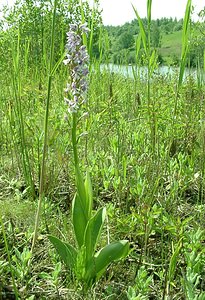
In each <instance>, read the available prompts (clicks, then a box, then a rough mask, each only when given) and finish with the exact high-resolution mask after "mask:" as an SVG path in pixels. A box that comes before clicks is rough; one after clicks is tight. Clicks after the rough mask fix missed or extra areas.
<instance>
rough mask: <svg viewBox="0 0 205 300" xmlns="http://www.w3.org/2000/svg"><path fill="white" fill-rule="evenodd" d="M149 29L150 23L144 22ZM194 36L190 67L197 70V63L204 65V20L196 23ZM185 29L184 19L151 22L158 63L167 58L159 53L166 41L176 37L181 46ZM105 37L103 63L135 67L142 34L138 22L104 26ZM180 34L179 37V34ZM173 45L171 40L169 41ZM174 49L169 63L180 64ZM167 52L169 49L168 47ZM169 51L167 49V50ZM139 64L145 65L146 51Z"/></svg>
mask: <svg viewBox="0 0 205 300" xmlns="http://www.w3.org/2000/svg"><path fill="white" fill-rule="evenodd" d="M202 17H204V10H203V11H202V12H201V19H202ZM142 21H143V24H144V26H145V28H146V26H147V19H146V18H143V19H142ZM191 28H192V34H191V36H190V38H191V39H192V42H193V43H190V45H191V47H190V56H189V61H188V62H187V63H189V64H190V65H191V66H196V65H197V63H199V62H200V63H201V64H202V60H203V59H202V57H203V49H204V45H205V40H204V36H203V35H204V32H205V31H204V20H202V21H201V22H198V23H193V24H192V26H191ZM182 29H183V19H180V20H177V19H176V18H161V19H156V20H152V22H151V46H152V47H153V48H155V49H157V50H158V63H159V64H163V63H166V62H165V57H164V56H163V54H161V52H162V53H163V51H160V50H161V49H162V48H163V43H162V41H163V38H164V39H166V40H169V37H170V39H171V36H172V38H173V37H174V34H176V37H177V39H178V44H181V35H180V34H182ZM104 31H105V33H104V35H107V47H105V49H104V61H109V62H111V63H114V64H127V63H128V64H133V63H136V39H137V36H138V34H139V32H140V28H139V24H138V21H137V19H135V20H133V21H131V22H129V23H128V22H127V23H125V24H124V25H122V26H105V27H104ZM177 33H179V34H177ZM170 43H171V40H170ZM174 46H175V45H174V43H173V46H172V47H170V56H171V60H170V63H172V64H178V63H179V59H180V55H179V52H180V51H175V48H174ZM165 48H168V47H165ZM166 50H167V51H168V49H166ZM137 63H140V64H143V50H142V49H141V55H140V59H139V60H138V62H137Z"/></svg>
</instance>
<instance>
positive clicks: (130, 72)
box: [101, 64, 205, 80]
mask: <svg viewBox="0 0 205 300" xmlns="http://www.w3.org/2000/svg"><path fill="white" fill-rule="evenodd" d="M101 70H108V71H110V72H113V73H117V74H122V75H124V76H126V77H130V78H134V75H135V74H136V75H139V76H140V77H141V78H142V79H145V78H146V75H147V67H136V66H131V65H129V66H124V65H115V64H102V65H101ZM178 74H179V67H168V66H160V67H158V68H157V69H156V70H155V71H154V75H164V76H167V77H173V76H177V75H178ZM190 75H191V76H193V78H195V79H197V77H198V76H199V74H197V70H196V69H188V68H186V69H185V72H184V79H186V78H187V77H189V76H190ZM200 79H201V80H204V79H205V74H204V73H202V74H201V75H200Z"/></svg>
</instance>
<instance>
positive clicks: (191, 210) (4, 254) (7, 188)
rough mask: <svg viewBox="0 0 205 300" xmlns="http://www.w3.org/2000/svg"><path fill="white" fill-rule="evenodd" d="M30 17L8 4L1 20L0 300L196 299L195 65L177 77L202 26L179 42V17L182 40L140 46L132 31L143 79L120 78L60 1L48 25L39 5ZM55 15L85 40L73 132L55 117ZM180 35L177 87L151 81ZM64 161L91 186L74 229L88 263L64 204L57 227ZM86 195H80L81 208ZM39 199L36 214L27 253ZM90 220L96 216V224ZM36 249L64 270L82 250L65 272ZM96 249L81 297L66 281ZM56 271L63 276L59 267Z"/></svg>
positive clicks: (68, 176) (95, 39)
mask: <svg viewBox="0 0 205 300" xmlns="http://www.w3.org/2000/svg"><path fill="white" fill-rule="evenodd" d="M20 3H21V4H22V5H20ZM38 3H40V4H39V5H42V7H41V9H39V7H38V6H36V5H35V2H34V1H32V0H27V1H21V2H19V4H16V6H15V7H16V10H15V11H12V12H8V19H7V21H9V20H10V21H9V22H10V23H9V24H10V25H9V28H7V30H4V31H3V30H2V31H1V33H0V34H1V39H0V51H1V56H0V62H1V63H0V82H1V89H0V138H1V143H0V298H2V299H28V300H29V299H30V300H32V299H73V300H80V299H86V300H88V299H89V300H94V299H99V300H108V299H109V300H115V299H119V300H121V299H122V300H124V299H129V300H137V299H139V300H141V299H147V300H148V299H156V300H158V299H163V300H165V299H166V300H167V299H186V300H193V299H194V300H195V299H196V300H203V299H205V270H204V264H205V250H204V240H205V222H204V220H205V218H204V217H205V119H204V113H205V102H204V98H205V87H204V72H205V65H204V66H203V67H202V69H201V68H199V64H198V67H197V69H196V76H195V75H194V76H191V75H188V76H187V75H186V77H185V76H184V68H185V63H186V62H187V61H188V62H189V55H190V54H189V53H190V47H189V45H190V44H191V45H192V44H193V45H194V47H197V49H198V50H197V53H198V54H197V59H198V62H199V61H201V59H202V51H204V49H203V47H202V43H203V39H204V35H203V32H204V23H197V24H196V26H197V27H196V28H195V30H194V31H193V34H192V35H191V36H190V37H189V28H190V27H189V24H190V23H189V17H188V16H189V15H188V13H187V14H186V16H187V22H184V25H183V28H178V29H177V30H178V31H177V30H173V32H172V33H168V34H166V33H165V32H164V37H163V35H162V37H161V35H160V38H159V36H156V37H155V39H153V38H152V40H149V37H150V36H152V35H151V33H152V30H153V29H152V27H151V28H150V31H149V30H148V27H149V26H148V27H147V26H146V23H142V24H141V27H140V26H139V24H138V23H137V21H133V22H134V23H135V26H136V28H135V27H134V26H133V30H134V31H133V35H134V40H135V38H136V37H135V36H136V34H137V33H136V32H139V27H140V30H141V35H142V42H141V44H140V43H139V42H138V43H137V47H138V46H139V45H141V50H140V51H141V52H142V53H144V58H143V59H144V63H146V65H147V69H139V68H138V69H137V70H136V69H135V68H134V67H133V69H132V71H133V76H132V77H129V76H123V75H121V74H119V73H113V72H112V70H110V69H109V68H105V67H104V69H103V68H102V66H101V62H102V59H104V60H108V61H109V59H110V57H111V53H109V49H110V45H109V36H108V35H107V34H106V31H103V30H104V29H101V28H100V26H98V25H96V24H99V23H98V21H99V20H101V17H100V13H98V12H97V11H95V10H94V11H93V10H92V9H90V8H89V7H88V6H87V4H85V5H83V6H82V5H79V2H78V1H74V0H73V1H70V4H72V5H73V6H72V7H70V8H69V9H70V10H67V7H66V3H68V2H67V1H65V2H64V1H61V5H60V4H59V2H58V1H55V4H57V9H56V15H55V13H54V11H55V10H54V7H53V5H51V3H50V1H46V0H44V1H43V0H42V1H38ZM150 3H151V1H150V0H148V5H150ZM188 4H189V5H188V7H190V5H191V1H190V0H189V1H188ZM96 5H97V2H96ZM72 9H73V10H72ZM150 10H151V5H150ZM66 11H67V12H68V11H74V12H76V15H75V18H78V19H80V20H81V19H86V20H87V21H88V24H89V27H90V29H91V31H90V35H89V36H88V38H87V39H86V38H85V39H84V43H85V44H87V48H88V51H89V53H90V55H91V62H92V65H91V68H90V73H89V91H88V95H87V102H86V103H85V105H83V106H82V111H81V114H80V115H77V117H78V119H77V122H76V123H75V131H73V130H72V129H73V125H72V124H73V123H72V122H73V120H74V119H75V118H74V117H73V115H71V114H68V113H67V106H66V105H65V103H64V96H65V93H64V88H65V86H66V83H67V82H68V81H69V79H70V77H69V75H68V74H69V72H68V70H67V68H66V67H65V66H64V65H63V64H62V60H63V53H64V47H65V32H66V31H67V26H68V25H69V22H70V20H68V19H69V16H67V17H65V15H64V13H65V12H66ZM148 11H149V10H148ZM61 12H62V13H61ZM27 15H30V17H29V18H27ZM54 16H55V17H56V18H54ZM203 17H204V14H203V13H202V18H203ZM30 18H31V19H30ZM147 19H148V20H149V14H148V18H147ZM31 20H32V22H31ZM35 20H36V21H35ZM39 20H41V21H42V20H43V22H40V21H39ZM185 20H186V18H185ZM139 21H140V18H139V19H138V22H139ZM39 22H40V23H39ZM95 22H96V23H95ZM144 22H145V20H144ZM149 22H151V20H149V21H148V24H149ZM173 23H174V21H173ZM143 24H144V25H143ZM151 24H153V23H151ZM128 25H129V24H127V26H128ZM176 25H179V24H178V23H177V24H176ZM4 26H5V23H4V24H3V23H2V28H3V27H4ZM153 26H154V25H153ZM168 28H169V26H168V27H167V30H168ZM173 28H174V27H173ZM4 29H5V28H4ZM112 29H113V30H115V28H112ZM119 30H120V28H119ZM143 30H145V35H144V36H143ZM181 30H183V41H184V42H183V44H182V52H181V53H180V56H179V57H182V60H180V61H179V63H180V74H179V73H177V72H176V73H173V74H172V76H171V75H168V74H165V75H160V74H158V73H157V74H156V72H155V71H156V68H157V64H156V61H155V58H156V55H155V54H156V52H155V51H154V45H155V46H156V44H157V43H160V44H161V45H162V44H163V39H164V43H165V42H166V43H167V45H168V44H169V43H170V42H169V40H168V39H167V40H166V38H168V37H172V38H173V40H175V38H174V35H178V34H181ZM129 32H130V35H128V36H126V35H125V34H123V32H121V34H119V37H121V38H120V41H121V43H123V45H124V47H125V49H121V52H123V55H125V56H124V59H125V61H127V62H129V60H128V58H129V55H130V48H131V47H132V46H131V45H132V43H133V42H134V41H133V35H132V31H131V28H130V30H129ZM199 32H200V34H199ZM159 33H160V32H159ZM188 37H189V38H191V39H192V40H191V41H190V42H189V41H188V39H187V38H188ZM138 41H139V40H138ZM113 45H114V39H113ZM126 47H127V48H126ZM133 51H134V53H135V52H136V50H135V46H133ZM140 54H141V53H140ZM95 57H98V58H99V61H97V60H95V59H94V58H95ZM187 58H188V60H187ZM122 62H124V61H122ZM188 65H189V64H188ZM126 67H128V65H127V66H126ZM146 70H148V72H146ZM141 71H142V72H141ZM48 102H49V103H48ZM48 104H49V105H48ZM47 108H48V111H47ZM44 116H46V117H44ZM74 116H75V115H74ZM44 118H45V119H46V118H47V121H48V124H47V125H48V127H47V130H45V121H44ZM75 121H76V120H75ZM73 135H74V138H73ZM45 136H46V138H45ZM71 137H72V138H73V139H72V138H71ZM73 141H74V143H73ZM73 145H74V147H73ZM75 147H76V149H77V151H78V163H79V168H80V170H81V172H82V173H83V174H86V171H87V170H88V171H89V174H90V176H91V178H92V188H93V198H92V208H93V209H92V211H91V209H90V210H89V213H90V215H89V217H90V218H89V222H88V225H87V224H86V225H85V224H84V225H85V226H84V229H83V231H84V232H86V233H87V235H85V237H88V236H89V235H93V237H94V238H93V239H92V243H89V242H90V239H89V238H88V244H87V245H88V246H87V247H88V248H89V247H90V249H91V250H92V251H90V253H88V252H89V251H88V252H86V250H87V249H86V250H85V249H83V248H81V249H80V250H79V249H78V245H79V240H80V241H81V242H80V243H81V244H82V233H81V230H80V229H79V228H82V218H80V219H79V218H78V216H79V210H78V208H76V207H77V206H75V205H77V204H76V203H74V205H73V207H74V208H73V211H74V213H73V215H75V216H74V220H73V216H71V211H72V208H71V206H72V200H73V197H74V195H75V193H76V190H78V189H81V192H82V190H83V188H82V187H81V186H80V185H78V186H77V188H76V176H75V172H76V170H75V168H76V161H75V159H76V158H75V157H74V155H73V152H74V151H76V149H75ZM44 156H45V168H44V172H43V179H42V165H43V159H42V158H43V157H44ZM88 181H89V179H88V177H87V183H86V182H85V185H84V186H87V189H85V190H86V191H83V194H86V197H87V198H86V199H88V198H89V200H90V199H91V198H90V197H91V192H90V190H91V187H90V183H88ZM40 182H41V184H42V187H40V185H41V184H40ZM39 194H40V197H39ZM39 198H41V200H42V204H43V205H42V208H41V209H40V215H39V220H40V222H39V224H38V226H37V227H38V228H37V229H38V234H37V236H36V237H37V238H36V240H35V243H34V247H32V240H33V236H34V229H35V227H36V221H35V214H36V211H37V206H38V204H37V202H38V199H39ZM86 201H87V200H86ZM88 202H89V203H90V202H91V200H90V201H88ZM88 206H89V207H91V204H88ZM82 207H83V206H82ZM100 207H106V211H107V216H106V217H105V214H104V209H100ZM83 212H85V209H82V210H80V214H81V215H82V214H83ZM73 221H74V222H73ZM103 221H104V222H105V224H104V227H103ZM93 224H94V225H95V226H94V225H93ZM76 228H77V230H76ZM76 233H77V234H76ZM100 234H101V239H99V240H98V236H99V235H100ZM54 236H55V238H54ZM79 237H80V238H79ZM49 238H50V240H49ZM54 239H55V240H54ZM118 240H128V241H129V244H130V251H129V253H128V256H127V257H126V258H124V260H122V261H120V262H119V263H118V262H116V263H114V264H113V265H111V266H109V267H108V268H106V265H108V264H109V263H110V262H111V261H112V260H116V258H119V257H125V255H120V256H119V257H116V256H118V255H116V251H115V250H116V248H119V243H116V242H115V241H118ZM50 241H52V242H53V244H55V246H56V248H58V250H59V251H58V252H59V253H60V256H61V258H64V257H65V256H64V254H65V252H63V250H66V251H67V252H68V253H66V255H67V256H69V254H70V252H71V251H72V250H73V249H74V248H76V249H78V250H79V252H80V251H81V250H82V252H81V256H80V255H79V260H78V261H77V262H75V263H74V264H73V265H72V268H73V269H74V272H70V269H69V268H67V267H66V263H65V265H64V264H63V263H62V261H63V260H61V259H60V256H59V255H58V254H57V252H56V251H55V249H54V248H53V246H52V244H51V242H50ZM59 241H60V242H59ZM67 242H68V243H69V245H68V243H67ZM60 244H61V245H60ZM107 244H108V245H109V247H110V248H113V249H114V250H113V253H112V255H110V254H109V255H107V253H108V252H106V251H105V252H103V253H101V254H100V252H97V253H98V255H100V256H101V258H102V257H103V259H101V260H99V261H100V266H99V265H98V266H97V267H98V270H100V271H99V273H100V274H98V273H97V274H96V269H95V268H94V269H95V270H94V271H95V273H91V274H92V275H93V274H94V275H93V276H92V280H90V279H89V285H91V284H90V283H93V282H94V281H95V279H96V277H98V278H97V279H99V281H98V283H97V284H96V285H92V286H91V288H90V289H89V290H85V289H84V287H83V286H82V284H81V281H79V278H80V279H82V277H83V279H84V278H85V275H86V272H85V270H84V267H83V260H84V259H85V256H84V255H85V253H86V255H87V254H92V259H93V256H94V258H96V252H95V250H96V251H98V250H100V249H106V250H107V248H106V247H107V246H106V245H107ZM59 245H60V246H59ZM64 246H65V248H64ZM122 246H123V245H122ZM104 247H105V248H104ZM69 249H70V251H69ZM71 249H72V250H71ZM61 250H62V251H61ZM74 251H75V250H74ZM94 253H95V254H94ZM80 258H82V259H80ZM66 262H67V265H69V264H72V259H71V262H70V261H69V263H68V261H66ZM91 265H92V264H91ZM92 266H93V265H92ZM72 268H71V269H72ZM102 269H103V272H105V273H102V272H101V270H102ZM79 270H80V271H81V273H80V274H79V273H78V271H79ZM93 278H94V280H93Z"/></svg>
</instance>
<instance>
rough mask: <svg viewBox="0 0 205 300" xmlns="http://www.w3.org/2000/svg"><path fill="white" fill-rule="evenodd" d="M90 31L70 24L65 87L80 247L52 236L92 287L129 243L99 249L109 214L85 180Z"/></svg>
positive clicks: (63, 256)
mask: <svg viewBox="0 0 205 300" xmlns="http://www.w3.org/2000/svg"><path fill="white" fill-rule="evenodd" d="M87 33H88V28H87V26H86V24H83V25H78V24H73V25H70V31H69V32H68V33H67V44H66V59H65V60H64V63H65V65H67V66H68V67H69V74H70V78H69V83H68V84H67V87H66V89H65V92H66V97H65V102H66V104H67V105H68V112H69V113H70V114H71V115H72V146H73V154H74V162H75V173H76V188H77V191H76V194H75V197H74V199H73V202H72V222H73V228H74V234H75V239H76V245H77V247H76V248H75V247H73V246H72V245H71V244H69V243H67V242H64V241H62V240H60V239H58V238H56V237H54V236H51V235H49V240H50V241H51V243H52V244H53V245H54V247H55V249H56V250H57V252H58V254H59V255H60V257H61V259H62V260H63V261H64V263H65V265H66V266H67V267H68V268H70V269H71V270H72V271H73V272H74V273H75V274H76V277H77V279H78V280H80V281H81V282H82V283H84V285H85V286H87V287H90V286H91V285H92V284H94V283H95V282H96V281H97V280H98V279H99V278H100V277H101V276H102V275H103V273H104V272H105V270H106V269H107V267H108V265H109V264H110V263H111V262H113V261H115V260H120V259H122V258H124V257H126V256H127V254H128V251H129V244H128V241H127V240H121V241H117V242H113V243H109V244H107V245H105V246H104V247H103V248H102V249H100V250H99V251H97V250H96V248H97V243H98V240H99V238H100V235H101V231H102V227H103V224H104V221H105V217H106V209H105V208H100V209H99V210H98V211H97V212H94V211H93V196H92V185H91V181H90V176H89V174H88V172H87V175H86V179H85V182H84V181H83V178H82V175H81V172H80V168H79V159H78V152H77V142H78V139H77V136H76V135H77V134H76V126H77V116H78V113H79V110H80V108H81V106H82V105H83V103H84V102H85V100H86V92H87V88H88V74H89V56H88V53H87V50H86V46H84V45H83V39H82V35H83V34H87Z"/></svg>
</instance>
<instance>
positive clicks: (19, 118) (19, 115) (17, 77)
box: [12, 30, 35, 198]
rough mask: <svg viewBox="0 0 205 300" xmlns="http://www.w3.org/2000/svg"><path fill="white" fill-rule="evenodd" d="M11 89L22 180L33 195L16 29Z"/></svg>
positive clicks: (33, 195)
mask: <svg viewBox="0 0 205 300" xmlns="http://www.w3.org/2000/svg"><path fill="white" fill-rule="evenodd" d="M15 50H16V51H15ZM12 80H13V91H14V98H15V113H16V123H17V124H18V130H19V137H20V153H21V161H22V168H23V174H24V180H25V183H26V185H27V186H29V187H30V189H31V195H32V197H33V198H34V197H35V189H34V182H33V178H32V171H31V165H30V160H29V155H28V150H27V146H26V139H25V129H24V116H23V111H22V104H21V74H20V30H19V31H18V41H17V49H13V77H12Z"/></svg>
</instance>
